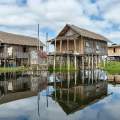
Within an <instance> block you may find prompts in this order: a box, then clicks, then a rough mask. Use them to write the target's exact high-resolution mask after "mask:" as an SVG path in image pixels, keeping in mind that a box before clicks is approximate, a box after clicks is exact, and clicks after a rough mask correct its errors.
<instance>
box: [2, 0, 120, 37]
mask: <svg viewBox="0 0 120 120" xmlns="http://www.w3.org/2000/svg"><path fill="white" fill-rule="evenodd" d="M3 3H4V4H3ZM11 3H12V4H11ZM119 9H120V1H119V0H111V1H110V0H105V1H102V0H99V1H96V3H94V4H93V3H91V2H90V0H85V1H83V0H35V1H34V0H28V1H27V4H26V6H24V7H20V6H19V5H18V4H17V2H16V0H12V2H10V0H7V1H4V0H2V1H0V25H2V26H7V25H8V26H16V28H15V30H13V28H12V27H11V31H17V32H20V33H23V34H27V35H28V34H30V35H34V34H35V30H36V29H35V27H36V26H37V24H38V23H39V24H40V29H41V28H45V27H46V28H50V29H52V30H53V31H55V32H56V33H58V32H59V31H60V30H61V29H62V28H63V26H64V25H65V24H67V23H69V24H75V25H78V26H80V27H83V28H85V29H89V30H92V31H94V32H98V33H100V34H103V35H107V34H108V31H106V28H110V29H111V30H110V31H112V27H110V26H112V24H116V23H117V24H119V25H120V22H119V21H120V17H119V15H118V14H119ZM116 13H117V14H116ZM91 15H93V16H96V17H98V20H97V18H96V19H94V20H93V19H91V18H90V16H91ZM99 17H100V18H103V20H99ZM111 21H112V22H111ZM22 26H23V27H26V29H23V30H21V29H19V27H22ZM29 26H32V27H33V28H32V27H29ZM17 28H18V29H17ZM0 29H1V30H4V31H8V29H7V27H6V28H4V29H3V27H0ZM27 29H28V30H27ZM9 31H10V27H9ZM29 32H30V33H29ZM114 32H115V31H113V32H112V33H111V36H113V34H114ZM41 34H43V33H41ZM107 36H108V37H109V39H111V38H112V39H114V37H111V36H110V35H107ZM114 36H115V34H114ZM117 36H118V37H119V35H117Z"/></svg>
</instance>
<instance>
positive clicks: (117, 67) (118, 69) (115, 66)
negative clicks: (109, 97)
mask: <svg viewBox="0 0 120 120" xmlns="http://www.w3.org/2000/svg"><path fill="white" fill-rule="evenodd" d="M101 67H102V68H103V69H104V70H105V71H107V72H108V73H109V74H120V62H116V61H112V62H107V63H106V64H105V66H104V65H103V63H102V64H101Z"/></svg>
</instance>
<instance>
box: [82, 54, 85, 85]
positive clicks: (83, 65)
mask: <svg viewBox="0 0 120 120" xmlns="http://www.w3.org/2000/svg"><path fill="white" fill-rule="evenodd" d="M84 67H85V66H84V55H83V56H82V71H83V77H82V83H83V84H84V79H85V69H84Z"/></svg>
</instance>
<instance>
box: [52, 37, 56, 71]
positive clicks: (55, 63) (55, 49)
mask: <svg viewBox="0 0 120 120" xmlns="http://www.w3.org/2000/svg"><path fill="white" fill-rule="evenodd" d="M55 58H56V39H55V51H54V64H53V65H54V66H53V70H54V71H55V65H56V61H55Z"/></svg>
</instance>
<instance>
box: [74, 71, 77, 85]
mask: <svg viewBox="0 0 120 120" xmlns="http://www.w3.org/2000/svg"><path fill="white" fill-rule="evenodd" d="M74 79H75V86H76V84H77V72H76V71H75V78H74Z"/></svg>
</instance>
